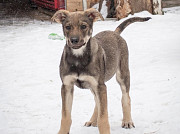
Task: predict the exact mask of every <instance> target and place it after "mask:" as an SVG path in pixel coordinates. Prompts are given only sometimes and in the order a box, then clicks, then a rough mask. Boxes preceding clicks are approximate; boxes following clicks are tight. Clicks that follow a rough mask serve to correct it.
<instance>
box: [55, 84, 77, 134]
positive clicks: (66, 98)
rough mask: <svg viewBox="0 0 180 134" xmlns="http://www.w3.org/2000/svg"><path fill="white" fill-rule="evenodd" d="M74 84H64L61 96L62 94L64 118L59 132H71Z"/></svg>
mask: <svg viewBox="0 0 180 134" xmlns="http://www.w3.org/2000/svg"><path fill="white" fill-rule="evenodd" d="M73 92H74V87H73V86H67V85H62V88H61V96H62V119H61V128H60V131H59V133H58V134H69V131H70V127H71V123H72V120H71V109H72V101H73Z"/></svg>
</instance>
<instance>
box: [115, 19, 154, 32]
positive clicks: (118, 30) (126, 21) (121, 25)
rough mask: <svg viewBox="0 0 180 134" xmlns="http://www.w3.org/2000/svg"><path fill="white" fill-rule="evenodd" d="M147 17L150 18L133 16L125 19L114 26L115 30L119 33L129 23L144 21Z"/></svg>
mask: <svg viewBox="0 0 180 134" xmlns="http://www.w3.org/2000/svg"><path fill="white" fill-rule="evenodd" d="M149 19H151V17H146V18H140V17H133V18H130V19H127V20H125V21H124V22H122V23H121V24H120V25H119V26H118V27H117V28H116V30H115V32H116V33H118V34H121V33H122V31H123V30H124V29H125V28H126V27H127V26H128V25H130V24H131V23H134V22H144V21H148V20H149Z"/></svg>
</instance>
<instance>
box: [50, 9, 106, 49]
mask: <svg viewBox="0 0 180 134" xmlns="http://www.w3.org/2000/svg"><path fill="white" fill-rule="evenodd" d="M99 18H101V19H102V20H103V17H102V15H101V14H100V13H99V12H98V11H97V10H95V9H92V8H91V9H87V10H86V11H83V12H80V11H77V12H69V11H67V10H59V11H57V12H56V13H55V14H54V16H53V17H52V19H53V20H55V21H56V22H58V23H61V24H62V26H63V32H64V36H65V37H66V41H67V45H68V46H69V47H70V48H72V49H80V48H81V47H83V46H85V45H86V44H87V42H88V40H89V39H90V37H91V36H92V28H93V22H95V21H96V20H97V19H99Z"/></svg>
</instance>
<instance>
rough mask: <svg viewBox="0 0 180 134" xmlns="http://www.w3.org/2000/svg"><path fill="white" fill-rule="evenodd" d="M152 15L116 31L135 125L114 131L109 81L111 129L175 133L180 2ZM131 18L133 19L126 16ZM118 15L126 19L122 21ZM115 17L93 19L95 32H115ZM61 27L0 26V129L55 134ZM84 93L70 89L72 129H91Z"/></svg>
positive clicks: (117, 98) (179, 102) (77, 132)
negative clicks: (122, 44) (126, 63)
mask: <svg viewBox="0 0 180 134" xmlns="http://www.w3.org/2000/svg"><path fill="white" fill-rule="evenodd" d="M165 11H166V13H165V15H163V16H159V15H156V16H152V15H150V14H149V13H147V12H141V13H138V14H135V15H134V16H151V17H152V20H150V21H148V22H143V23H134V24H132V25H130V26H129V27H127V28H126V29H125V30H124V32H123V33H122V36H123V37H124V38H125V40H126V41H127V43H128V47H129V52H130V72H131V92H130V95H131V100H132V117H133V121H134V123H135V126H136V128H133V129H130V130H126V129H123V128H121V121H122V108H121V90H120V87H119V85H118V84H117V83H116V80H115V78H112V79H111V80H110V81H109V82H107V83H106V85H107V88H108V109H109V120H110V126H111V134H179V132H180V125H179V123H180V71H179V70H180V7H176V8H169V9H165ZM129 17H132V16H129ZM123 20H125V19H123ZM123 20H121V21H116V22H115V21H104V22H103V21H99V22H96V23H95V24H94V35H95V34H96V33H98V32H100V31H103V30H114V29H115V28H116V27H117V26H118V25H119V24H120V23H121V22H122V21H123ZM50 33H58V34H59V35H62V34H63V32H62V29H61V25H59V24H56V23H53V24H50V23H48V22H45V23H41V22H38V21H33V22H32V23H30V24H24V23H23V24H21V25H17V26H13V25H12V26H0V134H56V133H57V132H58V130H59V126H60V119H61V97H60V96H61V95H60V87H61V81H60V78H59V70H58V69H59V61H60V57H61V54H62V50H63V47H64V44H65V40H62V41H60V40H50V39H48V35H49V34H50ZM93 108H94V100H93V95H92V94H91V92H90V91H89V90H81V89H78V88H76V89H75V94H74V102H73V111H72V119H73V123H72V127H71V134H98V129H97V128H93V127H88V128H87V127H84V126H83V125H84V123H85V122H86V121H88V120H89V119H90V116H91V114H92V112H93Z"/></svg>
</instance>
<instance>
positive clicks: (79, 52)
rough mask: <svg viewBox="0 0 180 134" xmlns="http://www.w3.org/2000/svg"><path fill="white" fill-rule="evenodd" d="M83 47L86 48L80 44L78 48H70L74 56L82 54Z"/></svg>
mask: <svg viewBox="0 0 180 134" xmlns="http://www.w3.org/2000/svg"><path fill="white" fill-rule="evenodd" d="M85 48H86V45H84V46H82V47H81V48H79V49H72V53H73V55H75V56H82V55H83V53H84V50H85Z"/></svg>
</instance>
